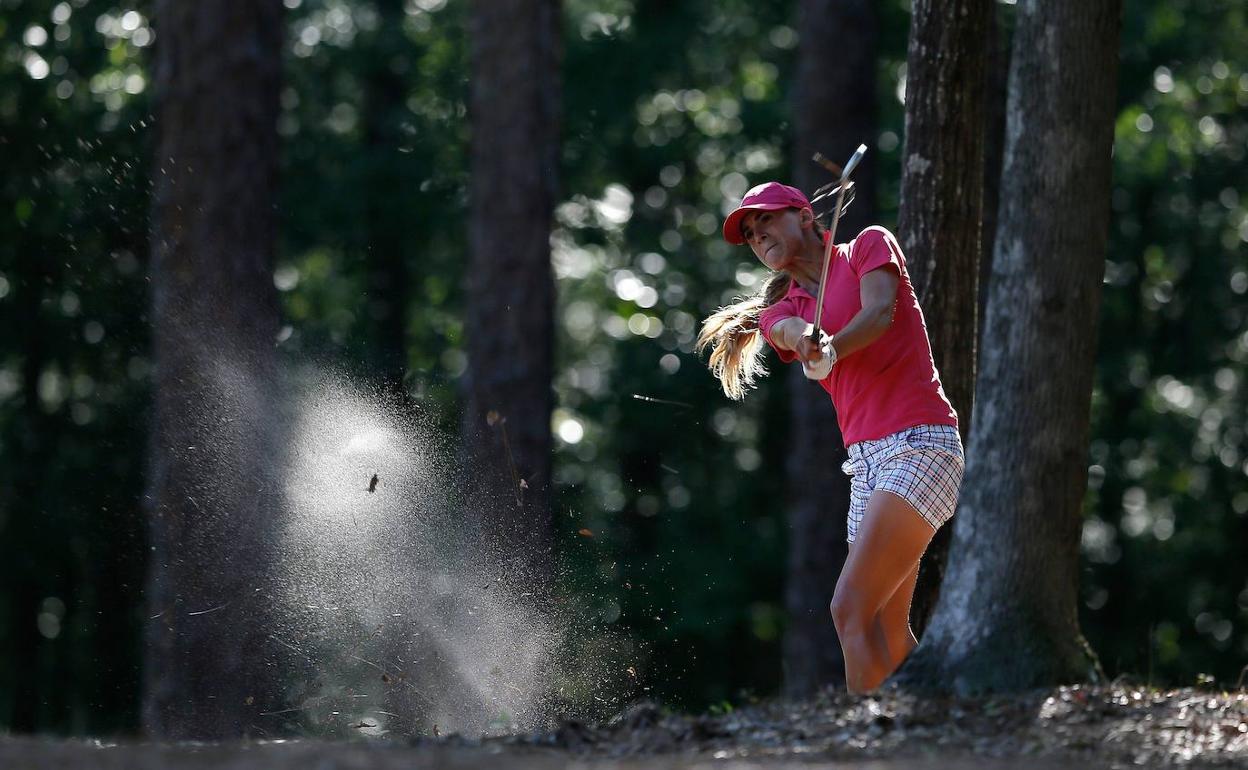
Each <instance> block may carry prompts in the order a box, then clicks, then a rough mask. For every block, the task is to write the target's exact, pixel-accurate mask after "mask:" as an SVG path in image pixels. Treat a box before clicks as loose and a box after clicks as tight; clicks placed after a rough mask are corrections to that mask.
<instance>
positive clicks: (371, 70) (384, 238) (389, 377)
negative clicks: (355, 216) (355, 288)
mask: <svg viewBox="0 0 1248 770" xmlns="http://www.w3.org/2000/svg"><path fill="white" fill-rule="evenodd" d="M374 5H375V6H376V10H377V14H378V16H379V24H378V26H377V30H376V32H375V33H374V34H373V35H371V36H370V37H369V38H368V44H369V45H368V48H367V49H365V51H363V52H362V54H361V55H363V56H367V57H368V58H367V60H366V61H367V67H366V68H365V71H364V86H365V91H364V110H363V124H364V145H365V146H364V150H365V152H366V153H367V155H366V158H367V160H366V163H367V169H368V171H367V174H366V177H365V179H366V184H365V187H364V189H363V190H361V194H362V195H364V196H365V203H364V217H365V223H364V224H365V228H366V237H367V243H366V246H365V248H366V251H367V254H366V255H365V263H366V264H367V266H368V316H369V318H368V320H369V325H370V327H371V330H372V344H371V346H370V351H371V356H370V357H371V358H372V362H373V368H374V371H376V372H377V373H378V374H379V375H380V376H381V378H382V380H383V381H384V382H385V385H386V387H387V389H389V390H390V391H391V392H393V393H394V394H395V395H397V396H400V397H402V396H405V395H406V394H405V391H404V387H403V380H404V375H405V374H406V372H407V310H408V297H409V294H410V292H411V273H410V271H409V269H408V261H407V244H408V243H409V239H406V238H404V237H403V233H404V226H405V224H410V219H411V218H412V217H419V214H418V213H417V212H407V211H403V209H402V207H403V206H404V204H405V202H406V201H407V200H410V199H409V198H406V197H405V196H402V195H399V194H398V191H399V190H401V189H403V186H404V185H405V184H411V183H412V181H413V180H411V179H405V178H404V175H403V172H404V171H405V170H406V169H405V168H404V165H405V164H403V163H402V162H401V158H402V156H401V155H400V154H399V145H400V141H401V134H400V128H401V124H402V120H403V115H404V112H405V105H404V94H405V84H404V79H403V75H402V73H401V72H399V71H397V70H396V66H395V60H396V59H398V58H399V57H401V56H402V55H403V49H404V48H405V47H407V46H408V45H410V44H409V43H408V41H407V37H406V35H405V34H404V32H403V0H379V2H376V3H375V4H374ZM412 232H413V233H416V232H419V227H417V228H413V229H412Z"/></svg>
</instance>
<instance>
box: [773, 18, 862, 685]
mask: <svg viewBox="0 0 1248 770" xmlns="http://www.w3.org/2000/svg"><path fill="white" fill-rule="evenodd" d="M799 14H800V18H799V22H798V28H799V29H800V30H801V44H800V46H799V49H798V75H797V79H798V98H797V105H796V108H795V112H796V114H797V157H796V158H795V160H794V182H795V183H796V184H797V186H798V187H800V188H801V189H802V190H803V191H805V192H806V193H807V194H808V195H809V194H813V193H814V191H815V189H817V188H818V187H820V186H822V185H824V184H827V183H828V182H831V181H833V179H832V178H831V176H830V175H829V174H828V173H827V172H826V171H824V170H823V169H821V168H820V167H819V166H817V165H815V164H814V163H813V162H811V156H812V155H814V153H815V152H821V153H823V154H824V155H827V156H829V157H831V158H832V159H833V160H835V161H836V162H838V163H843V162H844V161H845V160H847V159H848V158H849V156H850V155H851V154H852V153H853V151H854V148H855V147H857V146H858V145H859V144H860V143H864V142H865V143H866V144H867V145H868V146H872V145H874V143H875V135H876V132H877V127H876V106H875V84H876V76H875V61H876V54H877V46H876V39H877V36H878V31H877V28H878V21H877V19H876V15H875V10H874V5H873V4H872V3H870V2H865V0H854V1H852V2H834V1H833V0H803V2H802V3H801V4H800V6H799ZM875 169H876V155H875V153H874V152H869V153H868V154H867V156H866V158H865V159H864V160H863V162H862V165H861V166H860V167H859V168H858V171H856V172H855V174H854V179H855V183H856V185H857V198H856V199H855V202H854V204H853V205H852V206H851V207H850V209H849V211H848V212H847V213H846V215H845V216H844V217H842V218H841V221H840V224H839V225H838V226H837V240H838V241H845V240H848V239H850V238H853V237H854V235H856V234H857V233H858V232H859V231H860V230H861V229H862V228H863V227H866V226H867V225H868V224H871V223H872V222H873V221H874V219H875V216H876V210H875V197H876V190H875V187H876V185H875V179H876V170H875ZM786 370H787V372H788V374H787V376H788V397H789V399H788V402H789V405H790V408H791V412H790V415H791V418H790V422H789V429H790V432H791V434H792V440H791V444H792V453H791V454H790V456H789V460H788V463H787V465H786V468H785V472H786V475H787V477H788V484H787V487H788V501H787V512H788V522H789V558H788V566H787V570H788V573H787V577H786V584H785V609H786V612H787V615H788V627H787V630H786V632H785V636H784V690H785V693H786V694H787V695H789V696H791V697H805V696H809V695H811V694H813V693H814V692H815V691H816V690H818V689H819V688H820V687H823V686H825V685H829V684H840V683H843V682H844V681H845V663H844V660H843V658H842V656H841V645H840V642H839V641H838V639H837V637H836V629H835V628H834V627H833V625H832V616H831V614H830V613H829V610H828V606H829V604H830V603H831V601H832V592H833V590H834V589H835V588H836V579H837V577H838V575H840V572H841V567H842V565H843V564H844V563H845V556H846V552H847V549H846V542H845V538H846V521H845V518H846V515H847V513H848V511H849V477H848V476H846V475H845V474H844V473H842V472H841V463H842V462H844V461H845V456H846V455H845V447H844V441H843V439H842V438H841V431H840V427H839V426H838V425H837V421H836V412H835V411H834V410H833V408H832V402H831V401H830V400H829V399H828V394H827V393H826V392H825V391H824V390H823V388H821V387H819V385H818V384H817V383H814V382H811V381H810V380H807V379H806V378H805V376H803V375H802V372H801V368H800V367H797V366H789V367H786Z"/></svg>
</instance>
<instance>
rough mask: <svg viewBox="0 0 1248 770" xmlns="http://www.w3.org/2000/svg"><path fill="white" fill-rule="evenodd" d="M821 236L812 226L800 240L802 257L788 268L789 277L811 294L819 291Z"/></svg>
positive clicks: (821, 266)
mask: <svg viewBox="0 0 1248 770" xmlns="http://www.w3.org/2000/svg"><path fill="white" fill-rule="evenodd" d="M822 272H823V237H822V236H821V235H820V234H819V233H817V232H815V230H814V229H813V228H812V229H811V230H810V231H809V232H808V233H807V236H806V238H805V240H803V242H802V257H801V259H799V260H798V261H797V264H795V265H794V266H793V267H792V268H790V269H789V270H788V273H789V277H790V278H792V279H793V280H794V281H796V282H797V285H798V286H801V287H802V288H803V289H805V290H806V291H808V292H810V293H811V294H816V293H818V291H819V281H820V280H821V279H822V278H823V276H822V275H820V273H822Z"/></svg>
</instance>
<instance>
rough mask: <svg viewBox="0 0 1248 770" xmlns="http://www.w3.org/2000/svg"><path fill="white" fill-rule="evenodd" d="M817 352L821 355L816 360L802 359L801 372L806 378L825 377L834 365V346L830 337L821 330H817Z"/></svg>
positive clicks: (821, 378) (816, 378)
mask: <svg viewBox="0 0 1248 770" xmlns="http://www.w3.org/2000/svg"><path fill="white" fill-rule="evenodd" d="M819 352H820V353H821V354H822V355H823V357H822V358H820V359H819V360H818V361H815V362H814V363H811V362H809V361H802V374H804V375H806V379H808V380H823V379H826V378H827V376H828V375H829V374H831V373H832V367H833V366H835V365H836V348H834V347H832V338H831V337H829V336H828V335H827V334H824V333H823V332H819Z"/></svg>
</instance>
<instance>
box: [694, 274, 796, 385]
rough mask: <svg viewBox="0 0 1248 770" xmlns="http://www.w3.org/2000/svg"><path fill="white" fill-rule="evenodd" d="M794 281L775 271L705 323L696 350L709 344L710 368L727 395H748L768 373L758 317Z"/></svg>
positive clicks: (780, 296) (777, 299)
mask: <svg viewBox="0 0 1248 770" xmlns="http://www.w3.org/2000/svg"><path fill="white" fill-rule="evenodd" d="M791 283H792V279H791V278H789V276H788V275H786V274H785V273H772V275H771V277H769V278H768V279H767V280H766V281H765V282H764V283H763V286H762V288H760V289H759V290H758V291H757V292H755V293H754V294H753V296H750V297H747V298H745V299H741V300H738V301H737V302H735V303H733V304H731V305H728V306H726V307H721V308H720V309H719V310H716V311H715V312H714V313H712V314H711V315H710V316H709V317H708V318H707V319H706V320H705V321H703V322H702V331H701V332H699V333H698V342H697V351H698V352H699V353H700V352H702V351H703V350H705V349H706V348H707V347H710V349H711V355H710V358H709V360H708V361H707V367H708V368H710V370H711V374H714V375H715V376H716V377H718V378H719V382H720V384H721V385H722V386H723V388H724V395H726V396H728V398H731V399H733V400H734V401H740V400H741V399H743V398H745V393H746V391H747V390H749V389H750V388H751V387H753V386H754V382H755V380H757V379H758V378H759V377H761V376H763V375H765V374H767V369H766V368H765V367H764V366H763V362H762V355H761V354H762V352H763V342H764V340H763V335H762V334H761V333H760V332H759V330H758V316H759V314H760V313H761V312H762V311H763V308H766V307H769V306H771V305H774V304H776V303H777V302H779V301H780V300H781V299H782V298H783V297H784V295H785V294H786V293H788V291H789V286H790V285H791Z"/></svg>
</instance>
